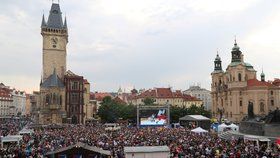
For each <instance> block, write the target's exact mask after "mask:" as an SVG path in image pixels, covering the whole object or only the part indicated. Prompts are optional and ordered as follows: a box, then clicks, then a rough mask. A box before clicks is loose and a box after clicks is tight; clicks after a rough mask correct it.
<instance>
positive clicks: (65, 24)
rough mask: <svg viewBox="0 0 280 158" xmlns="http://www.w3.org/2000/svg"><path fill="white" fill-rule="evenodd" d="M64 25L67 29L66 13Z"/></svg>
mask: <svg viewBox="0 0 280 158" xmlns="http://www.w3.org/2000/svg"><path fill="white" fill-rule="evenodd" d="M63 27H64V28H65V29H67V20H66V15H65V18H64V24H63Z"/></svg>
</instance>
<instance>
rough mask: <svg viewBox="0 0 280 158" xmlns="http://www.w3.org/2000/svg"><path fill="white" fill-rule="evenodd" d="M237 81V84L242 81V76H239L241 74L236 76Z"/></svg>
mask: <svg viewBox="0 0 280 158" xmlns="http://www.w3.org/2000/svg"><path fill="white" fill-rule="evenodd" d="M238 81H239V82H241V81H242V75H241V73H239V74H238Z"/></svg>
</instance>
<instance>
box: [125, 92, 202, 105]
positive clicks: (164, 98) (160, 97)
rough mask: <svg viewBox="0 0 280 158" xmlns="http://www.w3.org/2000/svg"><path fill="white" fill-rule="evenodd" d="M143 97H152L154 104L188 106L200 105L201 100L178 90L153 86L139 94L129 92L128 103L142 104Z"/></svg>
mask: <svg viewBox="0 0 280 158" xmlns="http://www.w3.org/2000/svg"><path fill="white" fill-rule="evenodd" d="M145 98H151V99H154V101H155V102H154V104H158V105H166V104H170V105H171V106H178V107H186V108H188V107H190V106H191V105H196V106H200V105H202V104H203V101H202V100H200V99H197V98H196V97H193V96H190V95H187V94H183V93H182V92H181V91H180V90H176V91H172V89H171V88H154V89H149V90H146V91H143V92H141V93H139V94H135V93H133V94H131V96H129V97H128V103H130V104H133V105H143V104H144V102H143V101H144V99H145Z"/></svg>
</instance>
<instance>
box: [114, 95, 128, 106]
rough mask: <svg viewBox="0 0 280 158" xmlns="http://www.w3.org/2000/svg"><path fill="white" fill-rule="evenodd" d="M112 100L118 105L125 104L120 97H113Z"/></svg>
mask: <svg viewBox="0 0 280 158" xmlns="http://www.w3.org/2000/svg"><path fill="white" fill-rule="evenodd" d="M113 100H114V101H115V102H117V103H119V104H126V102H125V101H123V100H122V99H121V98H120V97H115V98H114V99H113Z"/></svg>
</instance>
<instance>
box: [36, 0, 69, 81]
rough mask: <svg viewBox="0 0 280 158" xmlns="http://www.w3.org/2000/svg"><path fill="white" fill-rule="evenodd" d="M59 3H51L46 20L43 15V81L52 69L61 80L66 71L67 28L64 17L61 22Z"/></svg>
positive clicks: (50, 73)
mask: <svg viewBox="0 0 280 158" xmlns="http://www.w3.org/2000/svg"><path fill="white" fill-rule="evenodd" d="M61 14H62V13H61V11H60V7H59V4H56V3H53V4H52V6H51V10H50V13H49V17H48V20H47V22H46V21H45V17H44V15H43V18H42V24H41V35H42V36H43V74H42V75H43V76H42V81H43V82H44V81H45V80H46V79H47V78H48V77H50V76H51V75H52V74H53V72H54V70H55V71H56V73H57V75H58V77H59V78H60V79H61V80H62V81H63V79H64V73H65V71H66V55H67V53H66V45H67V43H68V28H67V22H66V17H65V20H64V23H63V20H62V15H61Z"/></svg>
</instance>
